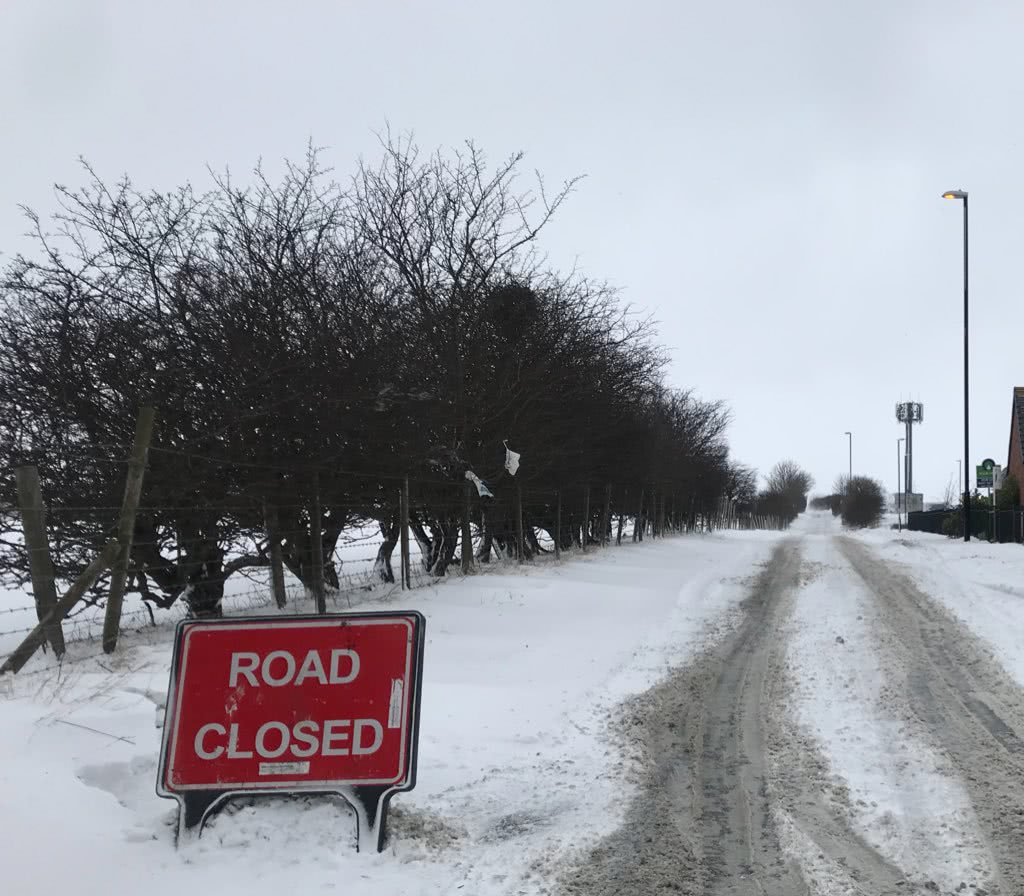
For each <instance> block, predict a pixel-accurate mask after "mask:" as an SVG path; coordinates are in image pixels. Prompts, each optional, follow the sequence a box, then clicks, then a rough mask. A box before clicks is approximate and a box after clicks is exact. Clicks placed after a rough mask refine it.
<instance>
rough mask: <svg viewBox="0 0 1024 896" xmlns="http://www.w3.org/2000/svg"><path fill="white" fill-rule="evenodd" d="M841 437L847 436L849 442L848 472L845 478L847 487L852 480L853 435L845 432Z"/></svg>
mask: <svg viewBox="0 0 1024 896" xmlns="http://www.w3.org/2000/svg"><path fill="white" fill-rule="evenodd" d="M843 435H845V436H848V437H849V440H850V472H849V475H847V477H846V482H847V485H849V482H850V480H851V479H853V433H852V432H845V433H843Z"/></svg>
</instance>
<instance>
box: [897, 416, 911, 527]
mask: <svg viewBox="0 0 1024 896" xmlns="http://www.w3.org/2000/svg"><path fill="white" fill-rule="evenodd" d="M905 441H906V437H905V436H900V437H899V438H898V439H897V440H896V525H897V526H898V527H899V531H900V532H902V531H903V513H902V511H901V509H900V508H901V504H900V445H901V444H902V443H903V442H905ZM907 525H908V526H909V525H910V516H909V515H908V516H907Z"/></svg>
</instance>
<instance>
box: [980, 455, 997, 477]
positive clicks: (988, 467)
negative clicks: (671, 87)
mask: <svg viewBox="0 0 1024 896" xmlns="http://www.w3.org/2000/svg"><path fill="white" fill-rule="evenodd" d="M995 466H996V462H995V461H994V460H992V458H991V457H986V458H985V459H984V460H983V461H982V462H981V469H983V470H985V472H986V473H991V472H992V470H994V469H995Z"/></svg>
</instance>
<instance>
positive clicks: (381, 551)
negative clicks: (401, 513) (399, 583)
mask: <svg viewBox="0 0 1024 896" xmlns="http://www.w3.org/2000/svg"><path fill="white" fill-rule="evenodd" d="M401 533H402V527H401V524H400V523H399V521H398V517H392V518H391V519H390V520H388V522H386V523H381V524H380V534H381V538H382V539H383V541H382V542H381V545H380V547H379V548H378V549H377V559H376V560H375V561H374V564H373V574H374V575H375V576H376V577H377V578H378V579H380V580H381V581H382V582H387V583H388V584H391V583H392V582H394V581H395V573H394V570H393V569H392V568H391V555H392V554H393V553H394V550H395V545H397V544H398V538H399V536H400V535H401Z"/></svg>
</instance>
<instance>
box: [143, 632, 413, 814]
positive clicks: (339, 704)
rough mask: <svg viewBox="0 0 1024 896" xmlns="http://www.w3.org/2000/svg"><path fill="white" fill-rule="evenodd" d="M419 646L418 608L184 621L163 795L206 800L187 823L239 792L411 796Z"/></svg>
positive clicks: (168, 719)
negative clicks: (354, 792) (400, 792)
mask: <svg viewBox="0 0 1024 896" xmlns="http://www.w3.org/2000/svg"><path fill="white" fill-rule="evenodd" d="M422 644H423V617H422V616H421V615H420V614H418V613H414V612H402V613H366V614H344V615H339V616H293V617H283V618H281V617H272V618H259V619H240V620H230V621H221V620H218V621H210V622H205V621H201V620H194V621H193V620H188V621H185V622H182V623H181V624H180V625H179V627H178V630H177V634H176V639H175V651H174V660H173V663H172V669H171V686H170V690H169V693H168V702H167V717H166V720H165V726H164V729H165V730H164V742H163V750H162V753H161V762H160V779H159V783H158V790H159V792H160V793H161V795H164V796H173V797H175V798H178V799H179V800H181V801H182V803H183V807H184V808H185V809H186V810H187V809H188V802H189V800H188V797H189V795H190V794H196V795H197V796H198V795H199V794H202V795H204V796H203V797H202V798H201V805H199V806H198V808H197V810H196V811H195V812H193V813H192V815H193V816H196V815H198V817H194V818H193V819H192V822H191V824H190V821H189V819H188V818H186V819H185V820H184V823H185V826H186V827H189V826H192V824H196V823H198V824H201V822H202V818H203V817H205V814H206V808H203V806H206V807H207V808H208V807H209V806H210V805H212V804H214V803H215V802H216V801H217V799H219V798H222V797H223V795H225V794H227V793H231V792H238V791H254V790H260V791H268V790H272V791H278V790H290V791H338V792H345V791H347V790H350V789H355V788H364V789H372V790H373V791H374V793H376V794H382V793H386V792H389V791H390V792H393V791H397V790H407V789H410V788H411V787H412V785H413V783H415V759H416V737H417V723H418V712H419V682H420V674H421V667H422ZM186 814H188V813H187V811H186Z"/></svg>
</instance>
